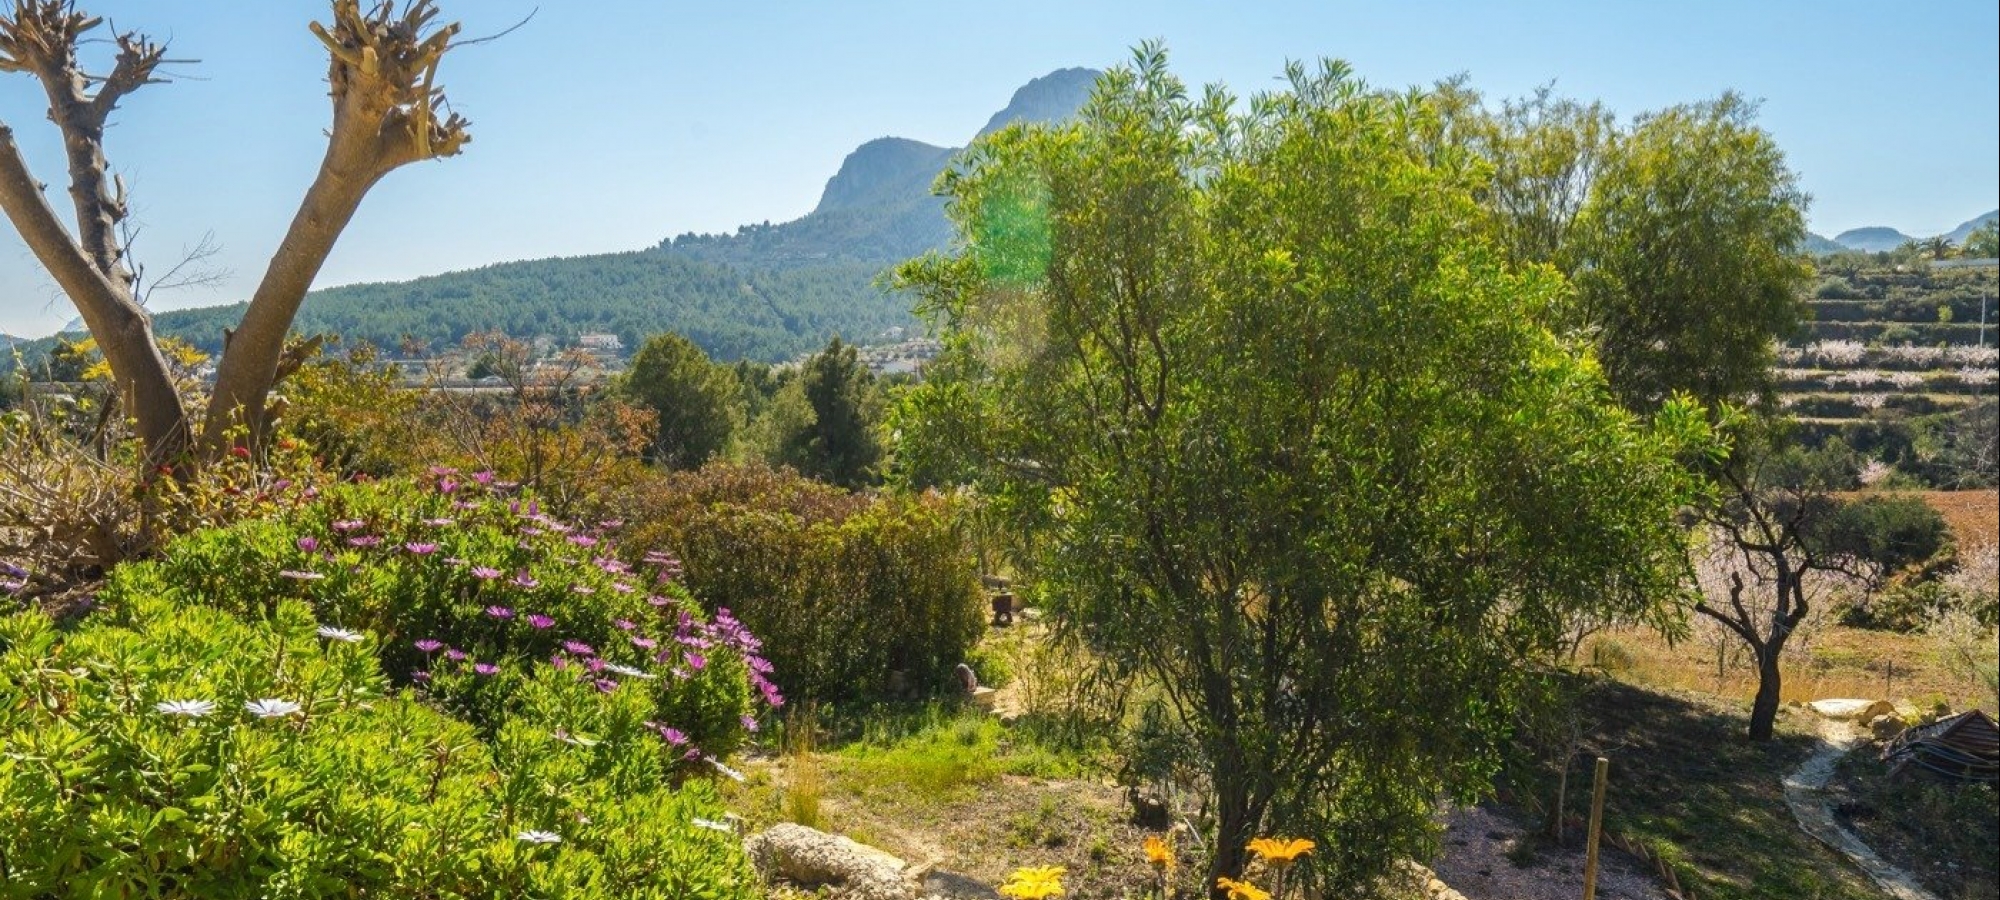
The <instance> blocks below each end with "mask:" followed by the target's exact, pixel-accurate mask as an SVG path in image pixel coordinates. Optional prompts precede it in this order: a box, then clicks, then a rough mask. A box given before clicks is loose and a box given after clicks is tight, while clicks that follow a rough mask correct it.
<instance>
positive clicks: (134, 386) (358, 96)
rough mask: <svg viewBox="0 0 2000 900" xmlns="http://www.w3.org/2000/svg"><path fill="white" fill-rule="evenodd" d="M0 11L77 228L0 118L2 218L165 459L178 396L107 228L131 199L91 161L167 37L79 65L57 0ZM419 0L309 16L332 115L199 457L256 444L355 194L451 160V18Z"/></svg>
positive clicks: (100, 154) (235, 345)
mask: <svg viewBox="0 0 2000 900" xmlns="http://www.w3.org/2000/svg"><path fill="white" fill-rule="evenodd" d="M12 6H13V8H12V10H10V11H6V12H5V13H0V72H21V73H26V74H29V75H32V76H34V77H35V79H36V80H37V81H39V82H40V83H41V85H42V88H43V89H44V91H45V92H46V93H47V94H48V102H49V120H50V121H51V122H53V123H55V126H56V128H57V129H58V130H60V131H61V132H62V137H63V147H64V151H65V153H66V155H67V159H68V172H69V196H70V201H71V204H72V205H73V206H74V210H75V216H76V231H75V233H73V234H72V233H71V232H70V231H68V230H67V229H66V228H65V227H64V226H63V223H62V221H61V218H60V216H59V215H58V214H57V212H56V210H55V208H54V207H53V206H51V205H50V203H49V200H48V198H47V197H46V196H45V195H44V194H43V185H42V183H41V182H40V181H39V180H37V179H36V178H35V176H34V175H33V174H32V173H31V172H30V171H29V169H28V163H27V160H26V159H25V158H24V157H23V156H22V154H21V151H20V148H19V147H18V146H17V145H16V144H15V141H14V134H13V131H12V129H11V128H9V127H8V126H7V125H6V123H0V211H4V212H5V213H6V215H7V218H8V220H9V221H11V222H12V223H13V225H14V228H15V229H16V230H17V231H18V232H19V233H20V235H21V238H22V240H24V241H25V242H26V243H27V245H28V248H29V249H30V250H31V251H33V253H34V254H35V258H36V259H37V260H38V261H40V263H41V264H42V265H43V266H44V267H45V268H47V269H48V271H49V274H50V275H51V276H53V277H54V279H55V281H56V283H57V284H58V285H59V286H60V287H61V288H62V290H63V292H64V293H65V294H67V295H68V296H69V298H70V301H71V302H72V303H74V304H75V305H76V308H77V310H78V311H79V312H81V313H82V314H83V320H84V323H85V325H87V326H88V327H89V329H90V333H91V336H92V337H94V338H96V340H97V344H98V346H99V347H100V348H101V349H102V350H103V352H104V357H105V360H106V362H108V363H109V364H110V368H111V375H112V379H113V381H114V382H115V383H116V385H117V388H118V392H119V396H120V398H121V399H122V401H123V403H124V407H125V412H126V415H127V416H128V417H130V418H132V419H134V420H135V421H136V422H137V425H138V433H139V437H140V439H141V440H142V441H143V442H144V444H145V448H146V453H147V456H148V458H149V459H150V460H151V461H153V462H156V463H157V462H166V461H168V460H171V459H175V458H177V457H180V456H181V455H183V454H184V453H185V452H187V451H188V450H190V449H194V448H196V445H195V443H194V441H195V434H194V426H193V424H192V423H191V422H190V412H191V410H190V409H189V407H188V403H187V400H186V399H184V398H183V397H182V396H181V395H180V393H179V392H178V391H176V390H175V388H174V381H173V376H172V373H171V371H170V370H169V368H168V366H167V361H166V359H165V358H164V357H163V356H162V355H161V353H160V349H159V346H158V342H157V341H156V340H155V339H154V336H153V330H152V321H151V318H150V317H149V316H148V315H147V313H146V310H145V309H144V308H143V307H141V306H140V304H139V298H138V295H137V293H136V287H137V281H138V278H137V275H136V271H135V269H134V266H133V263H132V261H131V259H130V258H129V256H128V249H129V248H128V247H127V246H126V239H125V238H124V237H123V236H122V233H121V230H120V227H119V226H120V223H122V222H124V221H125V219H126V217H127V215H128V212H129V208H128V205H127V199H126V195H125V185H124V182H123V180H122V179H120V178H119V177H118V176H117V175H115V174H113V173H112V170H111V164H110V162H109V160H108V159H107V157H106V156H105V149H104V137H105V127H106V124H107V123H108V121H109V119H110V116H111V113H112V111H113V110H114V109H116V108H117V106H118V103H119V102H120V101H121V100H123V99H124V98H125V97H126V96H127V95H129V94H131V93H132V92H134V91H136V90H138V89H139V88H141V87H144V86H146V85H149V84H155V83H159V82H161V81H164V80H166V78H165V76H164V74H163V73H162V72H161V66H162V65H164V64H167V63H168V62H169V60H168V59H167V58H166V50H167V48H166V45H165V44H162V43H156V42H154V41H153V40H151V39H150V38H148V37H146V36H145V35H143V34H138V33H136V32H125V33H122V34H118V35H114V36H113V42H114V43H115V44H116V46H117V48H118V52H117V55H116V57H115V61H114V62H113V63H112V65H111V68H110V71H109V72H105V73H92V72H90V71H87V70H86V68H85V66H84V64H83V63H82V62H81V61H80V60H79V58H78V55H77V53H78V48H79V46H80V45H82V44H84V43H87V42H88V41H89V38H87V35H89V34H90V33H91V32H92V31H94V30H95V29H97V27H98V26H99V25H100V24H101V23H102V21H103V20H102V19H99V18H96V17H93V16H90V15H89V14H87V13H84V12H80V11H78V10H77V9H76V7H75V4H74V3H73V2H71V0H14V2H13V4H12ZM436 16H437V10H436V9H435V8H434V7H433V6H432V4H431V2H430V0H411V2H409V3H407V4H404V5H403V6H402V7H401V8H400V9H399V7H398V4H397V3H396V2H394V0H383V2H380V3H377V4H375V5H374V6H373V7H372V8H371V9H370V10H368V11H366V12H364V11H363V10H362V8H361V5H360V3H359V0H333V16H332V25H331V26H328V25H322V24H320V23H317V22H315V23H313V24H312V26H311V27H312V32H313V34H314V35H316V36H317V37H318V38H319V40H320V42H321V43H322V44H324V45H325V46H326V48H327V51H328V54H329V56H330V57H331V59H330V69H329V72H328V76H327V77H328V81H329V83H330V84H331V94H332V99H333V124H332V127H331V128H330V129H329V130H328V137H327V148H326V156H325V158H324V159H323V160H322V161H321V163H320V169H319V174H318V176H317V177H316V178H314V180H313V183H312V186H311V187H309V188H308V189H307V191H306V195H305V199H304V201H303V202H301V203H300V205H299V210H298V213H297V215H296V216H294V218H293V219H292V224H291V227H290V228H289V229H288V230H287V231H286V233H285V236H284V238H283V240H282V241H281V242H280V243H279V245H278V249H277V251H276V252H275V253H274V254H272V257H271V262H270V266H269V268H268V269H267V270H266V271H265V273H264V278H263V280H262V281H261V282H260V283H259V284H258V286H257V289H256V291H255V293H254V294H253V295H252V296H251V299H250V305H249V308H248V309H247V310H245V312H244V314H243V319H242V321H241V323H240V324H239V325H238V326H237V327H236V328H235V329H234V330H232V331H225V332H224V350H223V355H222V361H221V364H220V368H219V371H218V374H217V378H216V385H215V393H214V395H213V398H212V399H211V401H210V402H209V404H208V409H207V413H206V421H205V422H204V423H203V426H202V429H201V435H200V444H199V448H198V449H199V450H200V451H201V452H202V453H205V454H211V455H212V454H214V453H216V452H219V451H220V450H221V449H222V448H224V447H225V446H227V445H228V444H229V443H231V440H232V439H231V437H230V435H231V434H232V432H233V431H234V429H237V428H238V427H242V428H245V429H247V436H246V440H247V441H248V442H250V443H252V444H254V443H255V442H256V441H257V440H258V439H259V438H260V437H261V435H262V434H263V433H264V425H265V419H266V413H265V409H264V403H265V399H266V397H267V395H268V394H269V393H270V390H271V387H272V386H273V385H274V384H275V383H276V382H277V381H278V379H279V378H280V377H281V373H282V372H283V370H284V368H285V367H286V365H288V363H287V362H286V361H285V360H284V359H282V357H283V355H284V354H283V349H284V342H285V335H286V333H287V332H288V331H289V330H290V328H291V324H292V318H293V316H294V315H295V314H296V313H297V312H298V309H299V304H300V303H302V302H303V301H304V300H305V294H306V290H307V289H308V288H310V287H311V286H312V282H313V278H314V277H315V276H316V275H318V273H319V270H320V266H321V265H322V264H323V263H324V262H325V261H326V257H327V254H328V253H329V252H331V251H332V249H333V244H334V241H335V239H337V238H338V237H339V236H340V232H341V231H342V230H343V229H344V228H346V226H347V223H348V221H349V220H350V219H352V218H353V216H354V213H355V210H356V209H358V208H359V207H360V205H361V199H362V197H364V196H365V195H366V194H367V193H368V190H369V188H371V187H373V186H374V184H375V183H376V182H377V181H380V180H381V179H382V177H383V176H384V175H387V174H389V172H391V171H393V170H395V169H397V168H398V167H401V166H403V165H406V164H408V163H412V162H418V161H421V160H426V159H433V158H437V157H444V156H451V155H454V154H456V153H458V151H459V149H460V148H461V147H462V146H464V144H465V142H466V141H467V140H469V136H468V135H467V133H466V125H467V123H466V121H465V119H463V118H461V117H460V116H459V115H458V114H456V113H451V112H449V111H448V109H447V107H446V104H445V98H444V93H443V91H442V90H441V89H440V88H438V87H437V86H436V77H437V67H438V62H439V60H441V59H442V58H443V56H444V54H445V52H446V51H448V50H450V49H451V47H452V46H453V44H452V39H453V38H454V37H455V36H456V35H457V34H458V25H457V24H455V23H454V24H450V25H444V26H441V27H432V21H433V20H434V19H435V18H436Z"/></svg>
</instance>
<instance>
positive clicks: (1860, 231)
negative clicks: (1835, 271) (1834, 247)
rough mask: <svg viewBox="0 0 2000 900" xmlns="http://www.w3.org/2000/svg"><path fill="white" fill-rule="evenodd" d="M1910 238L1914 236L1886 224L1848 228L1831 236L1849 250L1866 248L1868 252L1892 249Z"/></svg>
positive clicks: (1835, 241)
mask: <svg viewBox="0 0 2000 900" xmlns="http://www.w3.org/2000/svg"><path fill="white" fill-rule="evenodd" d="M1911 240H1914V238H1912V237H1910V236H1909V235H1907V234H1904V233H1902V232H1900V231H1897V230H1896V229H1894V228H1890V227H1888V226H1886V225H1870V226H1868V227H1866V228H1849V229H1848V230H1846V231H1843V232H1841V233H1839V234H1836V235H1834V236H1833V242H1834V243H1836V244H1839V245H1841V246H1842V247H1846V248H1848V249H1850V250H1866V251H1868V252H1870V253H1880V252H1882V251H1884V250H1894V249H1896V248H1897V247H1901V246H1903V244H1904V243H1905V242H1907V241H1911Z"/></svg>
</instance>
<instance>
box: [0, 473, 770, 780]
mask: <svg viewBox="0 0 2000 900" xmlns="http://www.w3.org/2000/svg"><path fill="white" fill-rule="evenodd" d="M429 474H430V476H431V481H430V482H429V484H430V487H431V488H432V490H433V491H434V494H432V497H431V500H430V501H428V502H427V503H425V504H422V506H423V507H424V508H423V510H422V511H421V512H418V513H416V514H415V515H413V516H412V517H411V518H410V519H408V520H407V521H402V522H400V523H398V522H393V521H392V522H384V521H374V520H375V519H377V518H378V517H376V516H372V515H371V516H356V517H353V518H348V519H341V520H338V521H334V522H332V523H330V527H329V529H328V530H327V531H325V532H321V533H320V534H318V535H303V536H300V537H298V538H296V540H295V544H296V546H297V548H298V550H299V551H300V552H301V553H303V554H306V555H307V556H308V558H309V561H310V562H312V563H322V562H323V563H330V564H335V565H339V566H357V565H358V564H357V563H356V562H355V561H354V551H355V550H357V549H358V550H362V551H364V552H367V551H372V552H368V555H367V558H368V559H371V560H375V561H379V562H380V563H381V564H384V565H395V566H401V567H407V568H414V569H417V570H419V571H423V570H428V572H429V573H430V574H427V575H424V576H423V577H424V578H425V579H426V582H425V583H426V584H430V585H446V586H445V587H444V588H443V590H444V591H445V592H447V595H448V596H449V595H453V594H455V595H456V601H455V602H454V603H453V606H454V607H455V608H458V609H468V610H477V611H479V612H478V613H475V614H474V615H473V617H472V619H473V620H472V621H471V622H462V623H460V624H461V626H462V627H464V628H466V629H468V630H466V631H465V633H463V634H460V633H459V632H457V631H451V632H447V633H442V634H440V635H439V636H438V637H435V638H433V637H424V638H422V639H419V640H414V641H411V642H410V644H408V645H406V646H411V647H414V648H415V650H416V651H417V652H418V653H419V654H421V656H420V657H418V658H417V659H418V664H417V666H416V667H415V668H414V669H412V670H411V672H410V678H411V680H412V681H415V682H417V683H418V684H420V685H423V686H424V689H425V690H431V691H454V690H460V689H463V686H464V685H467V684H468V683H471V682H476V681H479V680H482V679H492V678H495V677H496V676H498V675H500V673H501V670H502V668H503V666H505V665H506V660H507V659H509V658H511V657H513V656H516V655H519V654H521V653H523V652H524V651H526V652H532V653H535V654H537V655H539V654H541V653H547V654H549V655H548V656H547V663H548V665H549V666H550V667H551V668H553V669H555V670H557V671H561V672H564V673H566V674H568V675H570V676H571V677H572V678H574V679H575V680H576V681H577V683H578V684H579V685H588V686H589V687H590V688H591V689H594V690H595V691H598V692H603V693H607V694H608V693H613V692H616V691H618V690H620V689H621V686H622V685H624V684H626V683H628V682H632V681H653V680H662V679H664V680H665V682H666V683H667V684H673V683H675V682H697V681H699V680H700V679H703V678H711V679H713V678H726V679H733V678H737V677H742V678H744V679H745V682H746V683H747V684H748V685H749V686H750V687H753V688H755V689H756V692H757V695H758V697H759V699H760V700H761V701H762V703H763V704H764V705H765V706H767V707H772V708H775V707H778V706H780V705H782V704H783V703H784V695H783V694H782V693H781V692H780V691H779V689H778V687H777V685H776V684H775V683H774V682H773V681H772V680H771V675H772V666H771V663H770V662H769V661H768V660H766V659H765V658H764V657H763V656H762V655H761V649H762V642H761V641H759V640H758V638H757V637H756V636H755V635H753V634H751V633H750V631H749V629H747V628H745V627H744V625H743V623H742V622H740V621H738V620H737V619H736V617H735V616H734V615H732V614H731V613H730V612H729V610H727V609H723V610H718V611H717V612H716V614H715V616H714V617H713V618H712V619H709V620H706V621H704V620H703V619H702V618H701V617H700V615H699V610H698V609H696V608H695V607H694V606H693V605H692V604H685V603H684V601H683V600H681V599H678V598H676V597H675V596H673V595H674V594H676V593H678V590H679V589H677V588H663V587H658V586H657V585H667V584H671V583H672V582H675V581H677V580H679V579H680V578H681V577H682V574H683V572H682V566H681V562H680V560H679V559H678V558H676V557H675V556H673V555H672V554H669V553H664V552H660V551H657V550H654V551H648V552H646V553H645V554H643V556H642V557H641V558H640V560H639V562H638V564H637V565H634V564H632V563H627V562H626V561H624V560H622V559H620V558H619V553H618V550H617V547H616V538H615V537H613V534H612V533H613V532H615V531H617V530H618V529H620V528H622V527H623V525H624V523H623V522H620V521H617V520H605V521H600V522H596V523H595V524H589V523H570V522H565V521H562V520H560V519H558V518H556V517H555V516H552V515H550V514H548V513H546V512H545V511H544V510H543V509H542V507H541V505H540V503H539V501H537V500H535V499H534V498H532V497H526V496H509V495H510V494H511V492H513V491H515V490H516V489H518V488H519V485H518V484H512V483H508V482H504V481H500V480H498V478H497V477H496V476H495V475H494V473H492V472H488V471H482V472H475V473H472V474H470V475H461V474H460V473H459V472H458V471H457V470H455V469H451V468H449V467H443V466H440V467H434V468H432V469H431V470H430V473H429ZM446 506H449V508H450V509H451V510H456V511H457V512H453V513H448V514H440V513H441V512H442V511H443V508H444V507H446ZM496 515H504V516H506V517H507V518H509V519H511V523H510V525H509V526H508V532H507V533H508V535H509V537H510V538H511V540H512V541H513V543H514V544H515V546H517V547H518V548H520V550H522V551H525V554H526V555H520V554H515V553H514V552H512V551H511V550H503V551H502V552H501V553H499V554H497V555H498V556H499V557H500V558H497V559H496V558H490V557H489V558H484V559H481V558H479V557H480V556H481V554H480V553H479V552H476V551H475V549H474V548H476V547H479V546H484V545H483V544H480V543H465V542H463V540H462V539H461V537H460V535H461V532H459V531H458V529H469V528H474V527H480V526H484V527H489V528H490V527H491V526H492V525H493V524H495V522H494V516H496ZM418 516H421V517H418ZM482 540H484V539H482ZM503 546H504V545H503ZM376 548H380V549H379V550H377V549H376ZM453 553H457V554H462V556H463V557H468V558H461V557H460V556H455V555H453ZM586 562H587V563H588V564H589V565H590V566H591V567H594V568H595V569H596V570H597V573H589V572H587V570H586V571H585V572H584V573H577V571H576V569H575V568H564V567H581V566H583V565H584V564H585V563H586ZM312 568H313V566H312V565H303V566H299V567H298V568H296V569H288V570H286V571H285V573H284V574H285V575H286V577H291V578H297V579H300V580H306V579H314V578H319V577H323V576H320V575H318V574H315V573H313V572H312ZM322 568H323V567H322ZM453 570H456V571H453ZM509 570H512V573H511V574H509ZM356 571H359V569H358V567H357V568H356ZM460 573H463V574H460ZM598 573H601V575H600V574H598ZM431 579H443V580H442V581H437V580H431ZM648 585H655V586H654V587H651V588H648V587H647V586H648ZM0 587H4V584H0ZM516 592H518V593H516ZM496 593H498V594H502V595H507V596H494V594H496ZM627 594H630V595H633V596H635V597H640V596H643V597H644V598H645V600H646V607H636V608H637V609H640V610H644V609H645V608H647V607H650V608H651V609H652V610H653V611H654V612H653V613H652V614H649V615H639V614H638V613H636V612H633V610H634V608H635V607H634V606H633V605H632V601H630V600H627V599H625V598H624V596H623V595H627ZM593 595H595V596H597V597H601V598H603V599H602V600H583V599H567V598H582V597H591V596H593ZM600 603H601V604H602V606H601V607H599V604H600ZM578 604H582V605H580V606H579V605H578ZM537 607H539V608H540V610H539V611H532V610H536V608H537ZM600 608H601V609H602V610H603V611H604V612H607V613H608V612H610V611H611V610H614V609H615V610H618V611H620V612H622V613H623V614H624V615H625V616H629V618H617V619H615V620H613V621H611V622H610V623H609V625H610V626H611V627H612V628H615V629H616V630H615V631H610V630H605V629H603V628H602V620H601V619H597V618H595V616H594V615H592V613H593V612H596V611H597V609H600ZM572 611H574V612H572ZM559 618H560V619H561V621H560V622H559V621H558V619H559ZM635 620H637V621H635ZM406 639H407V638H406ZM453 640H464V641H468V643H467V644H466V645H465V646H464V647H459V646H453V645H452V644H451V643H449V641H453ZM534 648H539V649H534ZM482 657H484V659H482ZM738 660H740V661H741V662H742V664H743V665H742V668H741V669H739V668H738V667H737V665H736V663H737V661H738ZM520 665H521V664H520V663H515V664H514V666H515V667H516V669H517V671H518V669H519V667H520ZM528 667H529V668H532V664H530V665H529V666H528ZM468 676H469V680H468ZM741 724H742V727H743V728H744V729H745V730H749V731H754V730H756V728H757V719H756V717H755V716H752V715H744V716H742V717H741ZM648 725H649V726H650V727H652V728H653V730H654V731H655V732H656V733H657V734H658V735H659V736H660V739H661V740H662V741H663V742H664V743H665V744H666V746H667V747H668V748H670V750H672V751H673V752H674V753H676V754H677V755H682V756H685V758H686V759H687V760H689V761H693V762H698V761H700V760H702V759H706V758H708V757H707V756H705V755H704V754H703V752H702V750H701V748H699V747H697V746H695V743H696V739H695V737H694V736H692V735H690V734H689V733H688V732H686V731H682V730H680V729H676V728H673V727H671V726H670V725H667V724H663V723H648Z"/></svg>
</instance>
